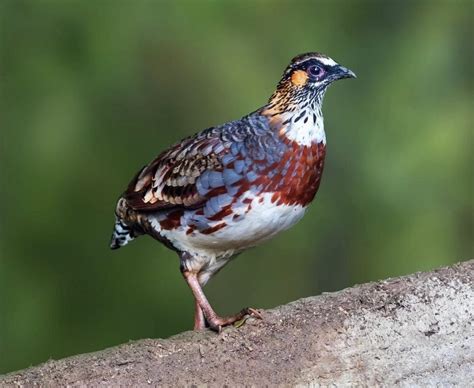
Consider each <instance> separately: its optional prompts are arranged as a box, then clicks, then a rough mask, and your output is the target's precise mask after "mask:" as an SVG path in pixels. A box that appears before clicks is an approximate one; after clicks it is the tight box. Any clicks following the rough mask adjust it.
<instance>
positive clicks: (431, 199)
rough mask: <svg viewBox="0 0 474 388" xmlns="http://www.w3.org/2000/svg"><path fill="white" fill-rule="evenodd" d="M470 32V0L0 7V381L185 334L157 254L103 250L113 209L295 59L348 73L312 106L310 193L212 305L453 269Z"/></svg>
mask: <svg viewBox="0 0 474 388" xmlns="http://www.w3.org/2000/svg"><path fill="white" fill-rule="evenodd" d="M473 36H474V32H473V7H472V2H470V1H464V2H463V1H455V0H452V1H422V2H420V1H406V2H405V1H391V2H385V1H384V2H376V1H362V2H358V1H329V0H327V1H280V2H274V1H222V2H218V1H202V2H192V1H189V2H184V1H176V2H172V1H169V2H160V1H145V0H141V1H131V0H129V1H125V0H122V1H114V2H112V1H107V0H101V1H95V2H94V1H60V0H57V1H42V0H37V1H17V0H0V50H1V51H0V53H1V54H0V55H1V57H0V60H1V62H0V88H1V90H0V93H1V95H0V98H1V112H0V120H1V121H0V123H1V124H0V125H1V138H0V140H1V142H0V161H1V164H0V176H1V185H0V198H1V202H0V214H1V219H0V372H7V371H10V370H13V369H17V368H22V367H26V366H28V365H31V364H35V363H38V362H41V361H44V360H47V359H48V358H50V357H53V358H58V357H63V356H66V355H70V354H74V353H79V352H87V351H93V350H96V349H100V348H104V347H106V346H111V345H114V344H118V343H121V342H125V341H127V340H129V339H137V338H144V337H163V336H169V335H171V334H174V333H178V332H180V331H182V330H186V329H189V328H190V327H191V325H192V316H193V312H194V310H193V300H192V297H191V294H190V291H189V290H188V288H187V286H186V284H185V283H184V281H182V279H181V275H180V272H179V270H178V259H177V257H176V255H175V254H174V253H173V252H171V251H169V250H167V249H166V248H164V247H163V246H161V245H160V244H158V243H156V242H155V241H153V240H152V239H150V238H141V239H139V240H138V241H136V242H134V243H132V244H130V245H129V246H127V247H126V248H124V249H121V250H119V251H114V252H112V251H110V250H109V249H108V243H109V237H110V233H111V230H112V224H113V209H114V205H115V201H116V199H117V197H118V195H119V194H120V193H121V191H122V190H123V189H124V188H125V186H126V184H127V183H128V181H129V180H130V179H131V178H132V176H133V175H134V174H135V172H136V171H137V170H138V169H139V168H140V167H141V166H142V165H144V164H145V163H147V162H148V161H149V160H150V159H152V158H153V157H154V156H155V155H156V154H158V153H159V152H160V151H161V150H163V149H164V148H165V147H167V146H168V145H170V144H171V143H173V142H175V141H176V140H177V139H178V138H181V137H184V136H186V135H189V134H191V133H193V132H196V131H198V130H201V129H203V128H206V127H209V126H212V125H215V124H219V123H223V122H225V121H229V120H231V119H236V118H238V117H241V116H242V115H244V114H246V113H248V112H250V111H252V110H254V109H256V108H257V107H259V106H261V105H262V104H264V103H265V102H266V100H267V98H268V97H269V96H270V94H271V93H272V91H273V88H274V87H275V85H276V83H277V81H278V80H279V77H280V75H281V73H282V71H283V69H284V68H285V66H286V65H287V63H288V61H289V60H290V58H291V57H293V56H294V55H296V54H298V53H301V52H306V51H321V52H324V53H326V54H328V55H330V56H331V57H333V58H335V59H336V60H338V61H339V62H340V63H342V64H343V65H345V66H348V67H350V68H351V69H353V70H354V71H355V72H356V73H357V75H358V79H357V80H350V81H343V82H338V83H337V84H336V85H334V86H333V87H332V88H331V89H330V90H329V92H328V94H327V96H326V101H325V107H324V112H325V122H326V129H327V137H328V146H329V148H328V160H327V164H326V170H325V173H324V177H323V182H322V185H321V188H320V192H319V194H318V196H317V200H316V201H315V203H314V204H313V205H312V207H311V209H310V211H309V212H308V213H307V215H306V217H305V218H304V219H303V221H302V222H300V223H299V224H298V225H297V226H296V227H294V228H293V229H292V230H290V231H288V232H286V233H284V234H283V235H281V236H279V237H278V238H276V239H274V240H273V241H271V242H269V243H267V244H266V245H264V246H261V247H258V248H255V249H253V250H251V251H249V252H247V253H244V254H243V255H241V256H240V257H239V258H238V259H237V260H235V261H234V262H233V263H231V264H230V265H229V266H227V267H226V269H224V270H223V271H222V272H221V273H220V274H219V275H218V276H217V277H216V278H215V279H214V280H213V281H212V282H211V283H210V285H209V286H208V287H207V288H206V289H207V293H208V295H209V298H210V300H211V302H212V303H213V304H214V306H215V308H216V310H217V311H218V312H221V313H230V312H235V311H237V310H239V309H240V308H241V307H243V306H245V305H251V306H255V307H271V306H275V305H279V304H282V303H285V302H288V301H290V300H293V299H296V298H300V297H304V296H309V295H314V294H318V293H320V292H322V291H331V290H337V289H341V288H344V287H348V286H351V285H353V284H354V283H361V282H366V281H370V280H376V279H380V278H386V277H390V276H397V275H401V274H406V273H410V272H414V271H420V270H427V269H430V268H434V267H437V266H441V265H447V264H451V263H453V262H456V261H459V260H463V259H467V258H469V257H472V254H473V245H472V237H473V196H472V195H473V192H472V189H473V185H472V183H473V175H472V166H473V157H472V154H473V152H472V151H473V148H472V147H473V141H472V140H473V138H472V134H473V132H472V130H473V113H472V111H473V107H472V103H473V69H474V66H473V57H472V48H473V47H472V37H473Z"/></svg>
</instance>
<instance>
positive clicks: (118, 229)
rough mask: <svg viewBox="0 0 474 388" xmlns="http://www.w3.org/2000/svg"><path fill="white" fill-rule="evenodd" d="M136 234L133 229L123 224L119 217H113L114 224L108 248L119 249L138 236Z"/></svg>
mask: <svg viewBox="0 0 474 388" xmlns="http://www.w3.org/2000/svg"><path fill="white" fill-rule="evenodd" d="M138 235H139V234H138V233H137V232H136V231H135V230H133V229H132V228H130V227H129V226H127V225H125V224H124V223H123V222H122V220H121V219H119V218H118V217H115V226H114V231H113V233H112V239H111V241H110V248H111V249H119V248H121V247H123V246H124V245H127V244H128V243H129V242H130V241H132V240H133V239H135V238H136V237H138Z"/></svg>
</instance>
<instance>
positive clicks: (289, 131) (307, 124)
mask: <svg viewBox="0 0 474 388" xmlns="http://www.w3.org/2000/svg"><path fill="white" fill-rule="evenodd" d="M283 117H284V120H285V121H286V120H288V123H287V124H286V126H285V130H284V133H285V136H286V137H287V138H288V139H291V140H293V141H295V142H296V143H298V144H299V145H303V146H310V145H311V144H312V143H321V142H322V143H323V144H326V133H325V132H324V119H323V115H322V113H321V112H315V111H313V110H311V109H308V108H307V109H305V110H303V111H300V112H298V111H297V112H291V113H286V114H285V115H284V116H283Z"/></svg>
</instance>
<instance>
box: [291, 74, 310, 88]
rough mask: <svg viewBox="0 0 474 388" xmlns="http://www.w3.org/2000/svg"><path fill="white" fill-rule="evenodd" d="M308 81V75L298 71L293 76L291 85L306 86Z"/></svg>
mask: <svg viewBox="0 0 474 388" xmlns="http://www.w3.org/2000/svg"><path fill="white" fill-rule="evenodd" d="M307 81H308V74H307V73H306V71H304V70H296V71H295V72H294V73H293V74H292V75H291V83H292V84H293V85H295V86H304V85H306V82H307Z"/></svg>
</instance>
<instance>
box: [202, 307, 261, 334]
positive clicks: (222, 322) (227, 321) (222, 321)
mask: <svg viewBox="0 0 474 388" xmlns="http://www.w3.org/2000/svg"><path fill="white" fill-rule="evenodd" d="M248 316H251V317H254V318H257V319H263V317H262V315H261V314H260V312H259V311H258V310H256V309H254V308H251V307H246V308H244V309H242V311H240V312H239V313H237V314H235V315H232V316H230V317H219V316H217V315H215V316H213V317H210V318H209V319H207V323H208V324H209V328H210V329H212V330H214V331H217V332H218V333H220V332H221V330H222V328H223V327H224V326H229V325H232V324H234V323H235V322H238V321H243V322H242V323H240V325H238V326H237V327H240V326H242V325H243V323H245V319H244V318H246V317H248Z"/></svg>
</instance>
